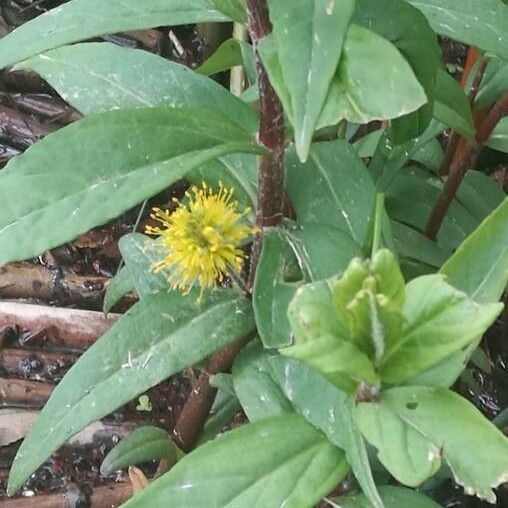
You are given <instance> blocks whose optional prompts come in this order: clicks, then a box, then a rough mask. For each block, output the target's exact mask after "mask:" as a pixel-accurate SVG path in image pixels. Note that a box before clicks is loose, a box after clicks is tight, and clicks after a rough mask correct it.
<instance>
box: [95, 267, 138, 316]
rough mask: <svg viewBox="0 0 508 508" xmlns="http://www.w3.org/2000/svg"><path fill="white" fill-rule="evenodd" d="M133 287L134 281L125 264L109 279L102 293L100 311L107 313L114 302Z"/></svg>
mask: <svg viewBox="0 0 508 508" xmlns="http://www.w3.org/2000/svg"><path fill="white" fill-rule="evenodd" d="M133 289H134V281H133V280H132V276H131V273H130V272H129V270H128V269H127V268H125V266H123V267H122V268H120V269H119V270H118V271H117V272H116V274H115V276H114V277H113V278H112V279H110V280H109V282H108V286H107V287H106V293H105V294H104V303H103V304H102V311H103V312H104V314H107V313H108V312H109V311H110V310H111V309H112V308H113V307H114V305H115V304H116V303H118V302H119V301H120V300H121V298H122V296H124V295H125V294H127V293H128V292H129V291H132V290H133Z"/></svg>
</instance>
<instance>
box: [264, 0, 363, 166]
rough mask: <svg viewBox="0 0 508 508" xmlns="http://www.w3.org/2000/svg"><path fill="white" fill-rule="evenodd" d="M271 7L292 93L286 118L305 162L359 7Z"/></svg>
mask: <svg viewBox="0 0 508 508" xmlns="http://www.w3.org/2000/svg"><path fill="white" fill-rule="evenodd" d="M268 5H269V8H270V19H271V21H272V24H273V33H274V36H275V41H276V44H277V49H278V57H279V62H280V66H281V76H282V78H283V80H284V83H285V86H286V88H287V90H288V93H289V100H290V103H289V104H285V106H286V113H287V114H288V115H289V117H290V119H291V120H292V122H293V126H294V128H295V144H296V152H297V154H298V157H299V158H300V160H302V161H305V160H306V159H307V157H308V155H309V148H310V144H311V141H312V135H313V133H314V129H315V128H316V124H317V122H318V118H319V115H320V113H321V110H322V109H323V104H324V102H325V99H326V96H327V94H328V88H329V86H330V82H331V80H332V78H333V76H334V74H335V69H336V68H337V64H338V63H339V58H340V55H341V52H342V45H343V43H344V39H345V37H346V33H347V29H348V26H349V21H350V19H351V16H352V14H353V10H354V6H355V1H354V0H341V1H340V2H337V1H335V0H332V1H330V0H293V2H291V6H290V8H288V7H289V6H288V4H287V3H285V2H280V1H278V0H269V1H268ZM295 55H298V58H295ZM289 105H290V108H291V109H290V110H287V106H289Z"/></svg>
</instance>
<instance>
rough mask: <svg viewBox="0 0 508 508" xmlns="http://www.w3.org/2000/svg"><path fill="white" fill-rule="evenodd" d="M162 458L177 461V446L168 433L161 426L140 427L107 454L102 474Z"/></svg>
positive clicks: (106, 474)
mask: <svg viewBox="0 0 508 508" xmlns="http://www.w3.org/2000/svg"><path fill="white" fill-rule="evenodd" d="M160 459H170V461H171V462H175V461H176V446H175V444H174V443H173V441H171V439H170V437H169V435H168V433H167V432H166V431H165V430H163V429H161V428H159V427H152V426H144V427H138V428H137V429H135V430H134V431H133V432H131V433H130V434H129V435H128V436H126V437H124V438H123V439H122V440H121V441H120V442H119V443H118V444H117V445H116V446H115V447H114V448H113V449H112V450H111V451H110V452H109V453H108V454H107V455H106V457H105V458H104V460H103V461H102V464H101V474H102V475H104V476H108V475H110V474H112V473H114V472H115V471H117V470H118V469H124V468H126V467H129V466H133V465H135V464H141V463H142V462H148V461H149V460H160Z"/></svg>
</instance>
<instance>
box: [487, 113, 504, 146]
mask: <svg viewBox="0 0 508 508" xmlns="http://www.w3.org/2000/svg"><path fill="white" fill-rule="evenodd" d="M487 146H489V147H490V148H494V150H499V151H500V152H504V153H508V116H505V117H504V118H502V119H501V120H500V122H499V123H498V124H497V125H496V128H495V129H494V131H493V132H492V134H491V135H490V138H489V139H488V141H487Z"/></svg>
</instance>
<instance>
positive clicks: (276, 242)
mask: <svg viewBox="0 0 508 508" xmlns="http://www.w3.org/2000/svg"><path fill="white" fill-rule="evenodd" d="M295 272H296V275H297V277H296V280H295ZM301 282H302V281H301V275H300V274H299V268H298V265H297V264H296V258H295V255H294V253H293V250H292V249H291V246H290V245H289V244H288V242H287V241H286V240H285V238H284V237H283V235H282V233H281V232H279V230H278V229H275V228H273V229H269V230H265V231H264V232H263V246H262V250H261V255H260V257H259V264H258V269H257V270H256V276H255V279H254V287H253V295H252V300H253V307H254V315H255V316H256V324H257V328H258V332H259V336H260V338H261V340H262V342H263V345H264V346H265V347H267V348H279V347H284V346H288V345H289V344H290V343H291V330H290V327H289V322H288V318H287V309H288V305H289V302H290V301H291V300H292V298H293V296H294V294H295V292H296V290H297V289H298V287H299V286H300V285H301Z"/></svg>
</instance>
